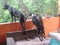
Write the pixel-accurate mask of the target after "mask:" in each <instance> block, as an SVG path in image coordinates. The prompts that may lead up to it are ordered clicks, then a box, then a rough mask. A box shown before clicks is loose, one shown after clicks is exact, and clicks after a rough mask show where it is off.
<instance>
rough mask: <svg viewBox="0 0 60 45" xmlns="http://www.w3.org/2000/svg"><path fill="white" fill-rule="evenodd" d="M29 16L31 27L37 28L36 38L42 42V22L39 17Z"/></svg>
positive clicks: (43, 34)
mask: <svg viewBox="0 0 60 45" xmlns="http://www.w3.org/2000/svg"><path fill="white" fill-rule="evenodd" d="M30 16H32V23H33V25H35V26H36V27H37V30H36V31H37V34H38V37H39V38H40V40H41V41H43V37H44V38H45V33H44V27H43V22H42V18H41V16H39V15H37V14H36V16H35V15H33V14H30Z"/></svg>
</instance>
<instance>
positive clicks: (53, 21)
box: [0, 17, 59, 43]
mask: <svg viewBox="0 0 60 45" xmlns="http://www.w3.org/2000/svg"><path fill="white" fill-rule="evenodd" d="M43 23H44V29H45V35H46V36H48V33H49V32H52V31H57V30H58V28H59V17H52V18H44V19H43ZM32 27H33V24H32V22H31V20H29V21H26V29H31V28H32ZM18 30H19V31H20V30H22V27H21V26H20V24H19V23H8V24H0V43H2V42H4V41H5V37H6V33H7V32H11V31H18Z"/></svg>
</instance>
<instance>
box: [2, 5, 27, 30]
mask: <svg viewBox="0 0 60 45" xmlns="http://www.w3.org/2000/svg"><path fill="white" fill-rule="evenodd" d="M3 9H4V10H8V11H9V13H10V14H11V18H12V21H11V22H13V19H15V22H16V17H17V18H18V19H19V22H20V24H21V26H22V28H23V30H25V21H26V19H27V18H25V16H24V15H23V14H22V13H21V12H20V11H19V10H17V9H16V8H14V7H12V6H10V5H7V4H5V5H4V6H3Z"/></svg>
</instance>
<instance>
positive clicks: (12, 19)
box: [11, 15, 13, 23]
mask: <svg viewBox="0 0 60 45" xmlns="http://www.w3.org/2000/svg"><path fill="white" fill-rule="evenodd" d="M11 18H12V21H11V23H12V22H13V15H11Z"/></svg>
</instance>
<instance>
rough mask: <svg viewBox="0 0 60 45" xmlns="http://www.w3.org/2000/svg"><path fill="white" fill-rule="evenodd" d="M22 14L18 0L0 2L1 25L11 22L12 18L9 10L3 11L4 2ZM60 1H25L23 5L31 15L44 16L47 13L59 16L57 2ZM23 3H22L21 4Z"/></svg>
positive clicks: (0, 0)
mask: <svg viewBox="0 0 60 45" xmlns="http://www.w3.org/2000/svg"><path fill="white" fill-rule="evenodd" d="M5 1H6V3H7V4H9V5H11V6H13V7H15V8H17V9H19V10H20V11H21V12H22V8H21V7H20V5H19V3H18V0H0V23H4V22H11V16H10V14H9V11H8V10H3V9H2V8H3V4H4V3H3V2H5ZM57 1H58V0H23V3H24V4H25V6H26V7H27V9H28V11H29V12H30V13H40V14H41V16H43V15H44V14H45V13H49V14H50V15H51V16H54V15H56V14H57V8H58V5H57V3H58V2H57ZM20 3H21V2H20Z"/></svg>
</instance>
